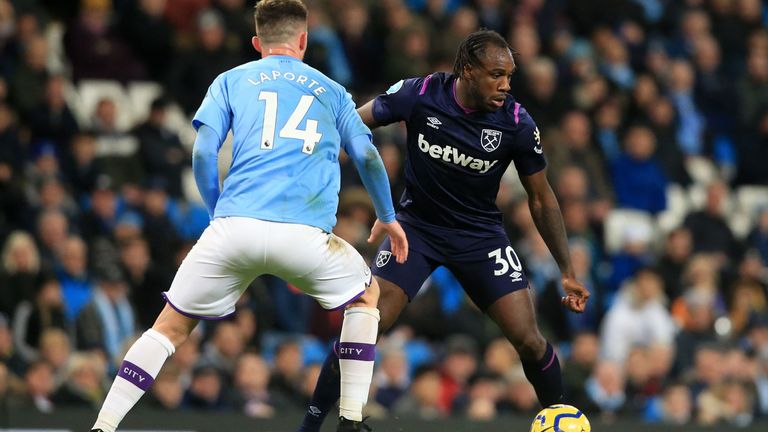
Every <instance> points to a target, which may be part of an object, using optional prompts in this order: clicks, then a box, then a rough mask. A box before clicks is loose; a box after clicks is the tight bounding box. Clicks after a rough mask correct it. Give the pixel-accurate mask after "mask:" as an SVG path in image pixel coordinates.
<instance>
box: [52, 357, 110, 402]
mask: <svg viewBox="0 0 768 432" xmlns="http://www.w3.org/2000/svg"><path fill="white" fill-rule="evenodd" d="M66 377H67V379H66V381H65V382H64V383H63V384H62V385H61V387H59V388H58V389H57V390H56V392H55V393H54V394H53V396H52V400H53V403H54V404H55V405H56V406H57V407H62V408H63V407H71V408H90V409H97V408H98V407H99V405H101V401H102V399H103V398H104V395H105V392H106V389H105V388H104V378H105V377H106V367H105V364H104V359H103V358H102V357H101V356H99V355H98V354H95V353H75V354H73V355H72V358H71V359H70V361H69V363H68V364H67V375H66Z"/></svg>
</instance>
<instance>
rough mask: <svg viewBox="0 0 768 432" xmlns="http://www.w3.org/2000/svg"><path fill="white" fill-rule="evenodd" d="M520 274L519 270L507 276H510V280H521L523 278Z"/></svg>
mask: <svg viewBox="0 0 768 432" xmlns="http://www.w3.org/2000/svg"><path fill="white" fill-rule="evenodd" d="M522 276H523V274H522V273H520V272H519V271H515V272H512V274H510V275H509V277H511V278H512V282H520V281H521V280H523V278H522Z"/></svg>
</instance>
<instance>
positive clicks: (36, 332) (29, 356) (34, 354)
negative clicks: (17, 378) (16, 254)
mask: <svg viewBox="0 0 768 432" xmlns="http://www.w3.org/2000/svg"><path fill="white" fill-rule="evenodd" d="M49 328H58V329H61V330H63V331H67V330H68V329H69V327H68V326H67V323H66V320H65V319H64V302H63V300H62V293H61V285H60V284H59V281H58V280H57V279H56V278H55V276H54V275H51V274H43V275H41V277H40V278H39V280H38V283H37V286H36V287H35V297H34V299H33V300H31V301H30V300H25V301H22V302H21V303H19V305H18V306H17V307H16V311H15V313H14V316H13V339H14V343H15V344H16V349H17V350H18V352H19V354H20V355H21V356H22V357H24V360H25V361H26V362H31V361H34V360H37V359H38V358H39V357H40V353H39V351H38V349H37V348H38V347H39V346H40V341H41V338H42V335H43V333H44V332H45V331H46V330H47V329H49Z"/></svg>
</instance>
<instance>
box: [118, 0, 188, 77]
mask: <svg viewBox="0 0 768 432" xmlns="http://www.w3.org/2000/svg"><path fill="white" fill-rule="evenodd" d="M166 4H167V2H166V0H139V1H137V2H129V4H128V6H127V7H126V8H125V11H124V14H123V16H121V17H120V18H119V23H118V25H119V30H120V34H121V36H122V39H123V40H125V42H126V43H127V44H128V46H130V48H131V52H132V53H133V54H135V55H136V57H137V59H139V60H140V61H141V62H142V63H143V66H144V68H145V70H146V72H147V77H148V78H150V79H152V80H153V81H157V82H163V81H164V80H165V78H166V75H167V70H168V67H169V66H170V65H171V64H172V63H171V62H172V61H173V58H174V46H173V39H174V28H173V26H172V25H171V23H170V22H169V21H168V19H167V18H166V17H165V16H164V12H165V10H166Z"/></svg>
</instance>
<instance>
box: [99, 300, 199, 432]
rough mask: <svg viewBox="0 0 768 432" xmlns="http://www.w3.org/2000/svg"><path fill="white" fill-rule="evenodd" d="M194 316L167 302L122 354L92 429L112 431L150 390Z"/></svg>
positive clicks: (181, 341)
mask: <svg viewBox="0 0 768 432" xmlns="http://www.w3.org/2000/svg"><path fill="white" fill-rule="evenodd" d="M197 322H198V321H197V320H196V319H193V318H189V317H186V316H184V315H181V314H180V313H178V312H176V311H175V310H173V308H171V307H170V306H169V305H166V306H165V309H163V311H162V312H161V313H160V316H158V318H157V321H155V325H154V326H153V328H151V329H149V330H147V331H146V332H144V334H143V335H142V336H141V337H140V338H139V339H138V340H137V341H136V342H134V343H133V345H132V346H131V348H130V349H129V350H128V352H127V353H126V354H125V358H124V359H123V363H122V364H121V365H120V369H119V370H118V372H117V377H115V381H114V382H113V383H112V387H111V388H110V389H109V393H107V397H106V399H104V404H103V405H102V407H101V411H99V417H98V418H97V419H96V423H95V424H94V425H93V429H92V430H93V431H101V432H114V431H115V430H116V429H117V426H118V425H119V424H120V422H121V421H122V420H123V417H125V415H126V414H128V411H130V410H131V408H133V406H134V405H136V402H138V401H139V399H140V398H141V397H142V396H143V395H144V393H145V392H146V391H147V390H149V388H150V387H151V386H152V383H153V382H154V381H155V377H157V374H158V373H159V372H160V369H161V368H162V367H163V364H164V363H165V361H166V360H167V359H168V357H170V356H171V355H172V354H173V353H174V352H175V351H176V347H177V346H179V345H181V344H182V343H183V342H184V341H185V340H186V338H187V337H188V336H189V333H190V332H191V331H192V329H194V328H195V325H197Z"/></svg>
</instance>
